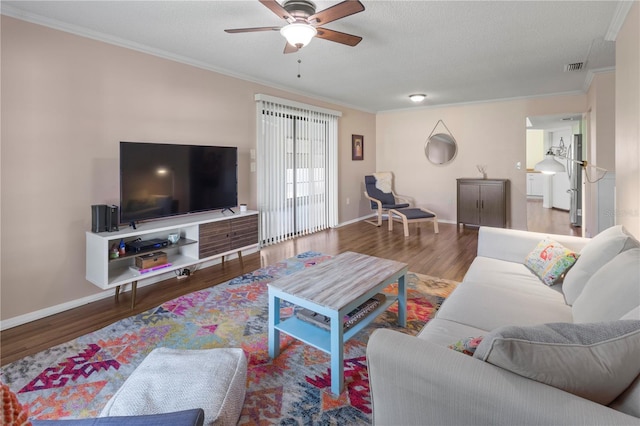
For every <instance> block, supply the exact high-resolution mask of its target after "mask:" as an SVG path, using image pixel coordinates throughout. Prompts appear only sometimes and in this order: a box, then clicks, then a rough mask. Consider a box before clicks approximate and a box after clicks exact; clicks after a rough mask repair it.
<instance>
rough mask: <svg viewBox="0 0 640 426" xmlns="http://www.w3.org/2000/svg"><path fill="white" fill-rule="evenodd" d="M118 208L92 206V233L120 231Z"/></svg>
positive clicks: (99, 205) (100, 205)
mask: <svg viewBox="0 0 640 426" xmlns="http://www.w3.org/2000/svg"><path fill="white" fill-rule="evenodd" d="M118 216H119V215H118V206H108V205H106V204H96V205H93V206H91V232H113V231H117V230H118V222H119V217H118Z"/></svg>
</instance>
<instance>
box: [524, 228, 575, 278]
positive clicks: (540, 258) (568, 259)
mask: <svg viewBox="0 0 640 426" xmlns="http://www.w3.org/2000/svg"><path fill="white" fill-rule="evenodd" d="M577 258H578V255H577V254H576V253H575V252H573V251H571V250H569V249H568V248H566V247H564V246H563V245H562V244H560V243H558V242H557V241H554V240H552V239H550V238H544V239H543V240H542V241H540V242H539V243H538V245H537V246H536V247H535V248H534V249H533V250H532V251H531V253H529V254H528V255H527V257H526V258H525V259H524V264H525V266H526V267H527V268H529V269H531V271H533V273H534V274H536V275H537V276H538V278H540V280H541V281H542V282H543V283H545V284H546V285H553V284H555V283H556V282H557V281H558V280H560V278H561V277H562V276H563V275H564V273H565V272H567V271H568V270H569V268H571V267H572V266H573V264H574V263H576V259H577Z"/></svg>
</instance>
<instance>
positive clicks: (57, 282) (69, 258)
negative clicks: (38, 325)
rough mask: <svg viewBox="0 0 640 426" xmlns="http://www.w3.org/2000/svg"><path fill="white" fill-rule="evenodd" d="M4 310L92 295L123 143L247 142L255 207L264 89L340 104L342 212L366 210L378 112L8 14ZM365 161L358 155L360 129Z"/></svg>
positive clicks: (242, 182) (242, 151)
mask: <svg viewBox="0 0 640 426" xmlns="http://www.w3.org/2000/svg"><path fill="white" fill-rule="evenodd" d="M1 31H2V50H1V54H2V75H1V78H2V100H1V114H2V171H1V173H2V176H1V179H2V180H1V182H2V188H1V189H2V191H1V197H2V200H1V207H2V219H1V220H2V223H1V225H2V234H1V238H2V241H1V244H2V248H3V250H2V265H1V280H2V281H1V298H2V302H1V318H2V319H3V320H6V319H8V318H14V317H17V316H20V315H27V314H31V313H33V312H35V311H40V310H46V309H51V308H52V307H56V306H57V305H61V304H66V303H73V301H76V300H77V299H81V298H86V297H93V296H95V295H97V294H98V293H99V290H98V288H97V287H95V286H94V285H93V284H91V283H89V282H88V281H86V280H85V278H84V274H85V271H84V270H85V255H84V247H85V231H88V230H89V229H90V225H91V224H90V221H91V215H90V205H92V204H104V203H115V204H117V203H118V200H119V195H118V194H119V176H118V169H119V166H118V161H119V160H118V147H119V141H122V140H125V141H154V142H165V141H167V142H177V143H186V144H211V145H231V146H237V147H238V148H239V202H243V203H248V204H249V206H250V208H251V207H253V208H255V203H256V189H255V187H256V185H255V174H252V173H250V172H249V149H251V148H254V147H255V140H256V134H255V121H256V120H255V102H254V95H255V94H256V93H264V94H269V95H273V96H279V97H283V98H287V99H292V100H296V101H300V102H306V103H309V104H313V105H317V106H321V107H325V108H330V109H334V110H339V111H341V112H342V113H343V115H342V118H341V119H340V122H339V123H340V124H339V144H340V148H339V155H340V160H339V173H340V187H339V191H340V197H341V203H340V211H339V220H340V221H341V222H346V221H349V220H353V219H355V218H357V217H359V216H360V215H361V214H362V212H361V209H360V206H358V203H357V202H355V203H354V202H353V201H352V202H351V204H349V205H346V204H345V203H344V200H345V198H347V197H350V198H351V200H358V199H359V198H360V195H359V194H360V192H361V185H362V184H361V181H362V176H363V175H364V174H365V173H366V172H369V171H371V170H372V169H373V168H374V165H375V161H376V158H375V154H376V150H375V115H374V114H371V113H366V112H362V111H357V110H354V109H350V108H345V107H342V106H339V105H334V104H329V103H325V102H320V101H317V100H314V99H310V98H305V97H303V96H299V95H294V94H290V93H287V92H284V91H281V90H276V89H272V88H269V87H266V86H261V85H258V84H254V83H249V82H246V81H243V80H239V79H236V78H231V77H227V76H224V75H221V74H217V73H214V72H211V71H207V70H203V69H199V68H195V67H192V66H188V65H184V64H180V63H176V62H172V61H169V60H166V59H161V58H158V57H155V56H151V55H147V54H143V53H140V52H136V51H133V50H129V49H125V48H121V47H116V46H113V45H109V44H105V43H101V42H98V41H95V40H90V39H87V38H82V37H78V36H75V35H72V34H68V33H65V32H61V31H56V30H52V29H49V28H46V27H43V26H39V25H34V24H30V23H26V22H24V21H20V20H16V19H13V18H8V17H6V16H2V25H1ZM354 133H355V134H360V135H363V136H364V141H365V153H364V161H357V162H352V161H351V134H354Z"/></svg>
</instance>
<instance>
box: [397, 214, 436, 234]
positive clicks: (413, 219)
mask: <svg viewBox="0 0 640 426" xmlns="http://www.w3.org/2000/svg"><path fill="white" fill-rule="evenodd" d="M388 213H389V231H393V222H394V221H397V222H402V225H403V227H404V236H405V237H408V236H409V224H410V223H417V222H433V231H434V232H435V233H436V234H437V233H438V232H439V231H438V216H436V214H435V213H434V212H432V211H431V210H428V209H425V208H424V207H419V208H410V209H390V210H389V212H388Z"/></svg>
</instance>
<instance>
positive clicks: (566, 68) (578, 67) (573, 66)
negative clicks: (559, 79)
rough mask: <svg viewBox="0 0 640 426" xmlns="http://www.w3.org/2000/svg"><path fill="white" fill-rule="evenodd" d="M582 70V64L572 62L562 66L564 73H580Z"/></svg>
mask: <svg viewBox="0 0 640 426" xmlns="http://www.w3.org/2000/svg"><path fill="white" fill-rule="evenodd" d="M583 68H584V62H574V63H573V64H567V65H565V66H564V71H565V72H567V71H582V69H583Z"/></svg>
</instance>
